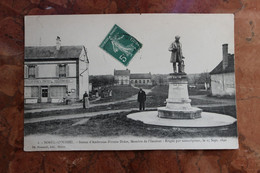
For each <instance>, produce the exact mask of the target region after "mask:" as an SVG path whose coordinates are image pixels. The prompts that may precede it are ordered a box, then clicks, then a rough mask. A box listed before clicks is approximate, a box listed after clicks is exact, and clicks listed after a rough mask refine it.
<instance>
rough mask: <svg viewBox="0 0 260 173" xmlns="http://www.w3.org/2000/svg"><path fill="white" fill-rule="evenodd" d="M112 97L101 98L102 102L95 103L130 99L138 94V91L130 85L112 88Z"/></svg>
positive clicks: (100, 101)
mask: <svg viewBox="0 0 260 173" xmlns="http://www.w3.org/2000/svg"><path fill="white" fill-rule="evenodd" d="M111 89H112V93H113V94H112V97H107V98H101V99H100V100H98V101H96V102H95V103H105V102H112V101H117V100H124V99H126V98H129V97H131V96H133V95H135V94H137V93H138V91H139V90H138V89H136V88H133V87H132V86H130V85H125V86H113V87H112V88H111Z"/></svg>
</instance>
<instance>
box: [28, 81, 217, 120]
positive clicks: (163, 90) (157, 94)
mask: <svg viewBox="0 0 260 173" xmlns="http://www.w3.org/2000/svg"><path fill="white" fill-rule="evenodd" d="M121 87H122V86H121ZM121 87H118V89H119V88H121ZM131 88H132V87H131ZM120 90H122V88H121V89H120ZM129 93H135V92H133V91H131V92H130V91H129V92H128V94H129ZM167 97H168V86H156V87H154V88H153V89H152V92H150V93H149V94H148V95H147V100H146V107H155V108H156V107H162V106H165V105H166V103H165V101H166V99H167ZM116 98H118V99H119V98H120V97H119V96H118V97H116V96H115V99H116ZM96 103H97V102H95V104H96ZM215 103H217V102H213V101H209V100H201V99H196V98H193V99H192V101H191V104H192V105H203V104H205V105H208V104H215ZM220 103H221V102H220ZM138 107H139V105H138V102H137V101H135V100H134V101H128V102H120V103H115V104H110V105H105V106H95V107H91V108H89V109H82V108H75V109H66V110H55V111H45V112H36V113H25V114H24V118H25V119H27V118H38V117H46V116H62V115H69V114H79V113H88V112H98V111H105V110H119V109H128V108H138Z"/></svg>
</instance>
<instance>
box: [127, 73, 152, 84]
mask: <svg viewBox="0 0 260 173" xmlns="http://www.w3.org/2000/svg"><path fill="white" fill-rule="evenodd" d="M130 81H131V84H132V85H152V84H153V83H152V75H151V73H133V74H130Z"/></svg>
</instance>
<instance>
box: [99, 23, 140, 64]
mask: <svg viewBox="0 0 260 173" xmlns="http://www.w3.org/2000/svg"><path fill="white" fill-rule="evenodd" d="M99 47H100V48H102V49H103V50H104V51H106V52H107V53H108V54H110V55H111V56H113V57H114V58H115V59H117V60H118V61H119V62H121V63H122V64H123V65H125V66H127V65H128V64H129V62H130V61H131V59H132V58H133V57H134V56H135V54H136V53H137V52H138V51H139V50H140V49H141V48H142V44H141V43H140V42H139V41H138V40H137V39H136V38H134V37H133V36H131V35H130V34H128V33H127V32H126V31H124V30H123V29H122V28H120V27H119V26H118V25H114V26H113V28H112V29H111V31H110V32H109V33H108V34H107V36H106V37H105V39H104V40H103V41H102V43H101V44H100V46H99Z"/></svg>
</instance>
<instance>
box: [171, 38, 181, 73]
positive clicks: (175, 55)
mask: <svg viewBox="0 0 260 173" xmlns="http://www.w3.org/2000/svg"><path fill="white" fill-rule="evenodd" d="M169 51H170V52H172V54H171V60H170V62H171V63H172V65H173V72H174V73H177V69H176V68H177V67H176V63H178V72H179V73H181V72H184V71H183V70H182V66H183V65H182V64H183V62H184V61H183V58H184V57H183V56H182V45H181V43H180V36H178V35H177V36H175V41H174V42H173V43H172V44H171V45H170V47H169Z"/></svg>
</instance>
